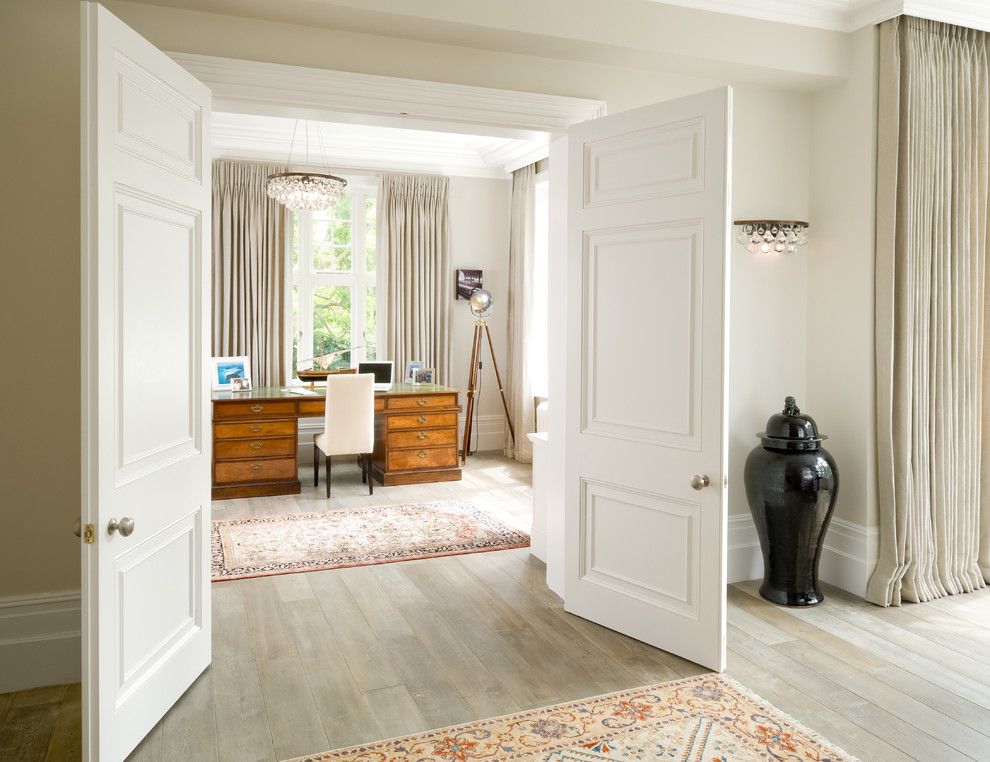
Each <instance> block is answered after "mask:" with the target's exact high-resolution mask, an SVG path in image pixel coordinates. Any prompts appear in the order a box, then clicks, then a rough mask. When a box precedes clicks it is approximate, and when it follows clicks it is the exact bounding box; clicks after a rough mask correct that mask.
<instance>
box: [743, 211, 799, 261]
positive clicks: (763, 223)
mask: <svg viewBox="0 0 990 762" xmlns="http://www.w3.org/2000/svg"><path fill="white" fill-rule="evenodd" d="M735 224H736V225H739V226H740V227H741V228H742V229H741V230H740V231H739V235H737V236H736V241H738V242H739V243H741V244H742V245H743V246H745V247H746V250H747V251H749V252H751V253H753V254H766V255H770V254H793V253H794V252H796V251H797V249H798V246H804V245H805V244H806V243H808V223H807V222H803V221H801V220H736V223H735Z"/></svg>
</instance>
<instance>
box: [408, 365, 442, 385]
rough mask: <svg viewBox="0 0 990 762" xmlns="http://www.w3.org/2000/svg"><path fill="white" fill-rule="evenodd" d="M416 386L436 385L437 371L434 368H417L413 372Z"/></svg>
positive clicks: (413, 380)
mask: <svg viewBox="0 0 990 762" xmlns="http://www.w3.org/2000/svg"><path fill="white" fill-rule="evenodd" d="M412 382H413V383H414V384H417V385H419V384H435V383H436V371H435V370H434V369H433V368H416V370H414V371H413V379H412Z"/></svg>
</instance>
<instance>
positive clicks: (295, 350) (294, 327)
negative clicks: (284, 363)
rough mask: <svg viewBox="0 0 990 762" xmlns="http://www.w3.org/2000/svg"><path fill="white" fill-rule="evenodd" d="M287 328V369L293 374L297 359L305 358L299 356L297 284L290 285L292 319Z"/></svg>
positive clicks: (296, 366)
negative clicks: (289, 344)
mask: <svg viewBox="0 0 990 762" xmlns="http://www.w3.org/2000/svg"><path fill="white" fill-rule="evenodd" d="M289 330H290V331H292V334H291V335H292V364H291V365H290V366H289V369H290V370H291V371H292V375H293V376H295V375H296V369H297V368H298V367H299V361H300V360H305V359H306V358H305V357H300V356H299V340H300V339H301V338H302V326H301V325H299V286H293V287H292V321H291V323H290V324H289Z"/></svg>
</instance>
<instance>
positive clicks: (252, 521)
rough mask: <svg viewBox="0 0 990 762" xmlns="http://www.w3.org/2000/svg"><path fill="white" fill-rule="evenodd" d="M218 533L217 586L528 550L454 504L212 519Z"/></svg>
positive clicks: (501, 528) (515, 534) (484, 517)
mask: <svg viewBox="0 0 990 762" xmlns="http://www.w3.org/2000/svg"><path fill="white" fill-rule="evenodd" d="M212 534H213V537H212V551H213V553H212V556H213V564H212V566H213V569H212V575H213V581H214V582H219V581H222V580H230V579H245V578H248V577H265V576H269V575H272V574H292V573H294V572H307V571H317V570H320V569H342V568H344V567H348V566H368V565H371V564H386V563H392V562H394V561H409V560H412V559H417V558H436V557H438V556H453V555H459V554H463V553H482V552H485V551H490V550H507V549H509V548H523V547H526V546H528V545H529V535H527V534H525V533H523V532H519V531H517V530H515V529H513V528H512V527H509V526H507V525H505V524H503V523H502V522H500V521H499V520H498V519H496V518H495V517H494V516H492V515H491V514H488V513H485V512H483V511H480V510H478V509H477V508H476V507H474V506H473V505H471V504H470V503H466V502H461V501H452V500H446V501H442V502H436V503H419V504H410V505H384V506H374V507H368V508H347V509H335V510H330V511H322V512H319V513H287V514H282V515H277V516H261V517H257V518H249V519H230V520H223V521H214V522H213V533H212Z"/></svg>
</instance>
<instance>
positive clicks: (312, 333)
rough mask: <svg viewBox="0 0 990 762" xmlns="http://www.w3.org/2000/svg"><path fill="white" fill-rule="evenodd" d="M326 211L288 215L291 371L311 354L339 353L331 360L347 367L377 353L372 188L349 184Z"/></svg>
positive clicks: (374, 201) (376, 281)
mask: <svg viewBox="0 0 990 762" xmlns="http://www.w3.org/2000/svg"><path fill="white" fill-rule="evenodd" d="M348 190H349V193H348V195H346V196H344V197H343V198H341V199H340V200H339V201H338V202H337V203H336V204H335V205H334V206H333V207H332V208H331V209H328V210H326V211H321V212H294V213H293V216H292V239H291V245H290V254H291V257H292V292H291V298H290V304H291V310H292V314H291V319H290V320H289V331H290V341H289V342H288V343H289V351H290V352H291V357H290V364H289V367H290V368H292V372H293V375H294V374H295V371H296V369H297V368H298V367H299V365H302V366H303V367H309V366H310V363H309V362H308V361H309V360H310V359H311V358H313V357H317V356H318V355H323V354H328V353H330V352H337V351H340V350H346V349H348V348H352V347H353V348H354V349H353V351H351V352H341V353H340V354H338V355H337V356H336V357H334V358H333V359H332V361H331V363H330V367H333V368H348V367H351V366H352V365H356V364H357V363H358V362H360V361H361V360H365V359H368V360H374V359H375V358H376V357H377V356H378V273H379V272H380V270H381V268H380V267H379V266H378V247H377V245H376V241H375V230H376V219H375V203H376V198H375V197H376V191H375V189H374V188H373V187H360V186H359V187H356V188H353V187H351V186H348Z"/></svg>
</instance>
